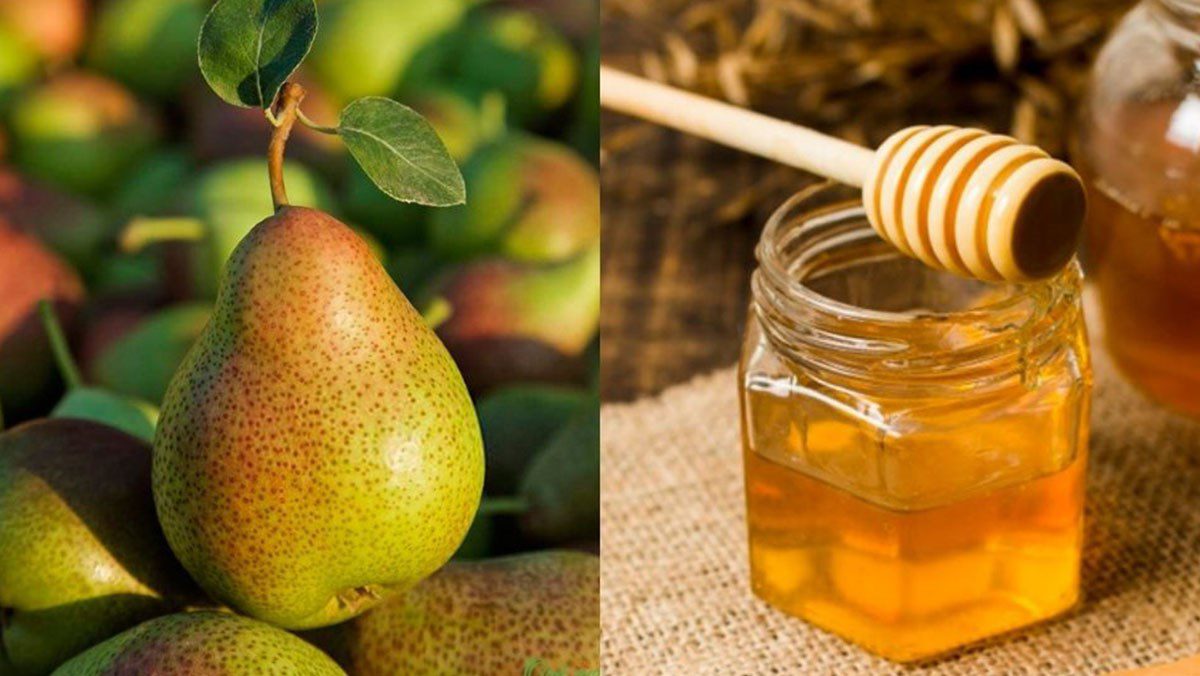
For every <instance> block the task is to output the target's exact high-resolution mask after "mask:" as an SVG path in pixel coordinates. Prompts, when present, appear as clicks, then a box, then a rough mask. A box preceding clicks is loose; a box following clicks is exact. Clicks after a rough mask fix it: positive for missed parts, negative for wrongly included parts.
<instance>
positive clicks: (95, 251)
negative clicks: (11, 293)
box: [0, 168, 110, 271]
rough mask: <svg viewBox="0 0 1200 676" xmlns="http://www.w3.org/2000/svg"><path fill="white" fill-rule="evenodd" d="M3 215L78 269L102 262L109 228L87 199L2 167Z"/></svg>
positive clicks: (0, 216)
mask: <svg viewBox="0 0 1200 676" xmlns="http://www.w3.org/2000/svg"><path fill="white" fill-rule="evenodd" d="M0 219H2V220H3V221H5V222H7V223H8V224H9V225H11V226H13V227H15V228H16V229H18V230H20V231H22V232H24V233H26V234H29V235H32V236H34V237H36V238H38V239H39V240H41V241H42V242H43V243H45V244H46V246H48V247H50V249H52V250H53V251H54V252H55V253H57V254H58V255H60V256H62V257H63V258H65V259H66V261H67V262H68V263H70V264H71V265H72V266H74V268H75V269H76V270H79V271H88V270H92V269H93V268H95V266H97V265H98V264H99V258H100V255H101V252H102V248H103V246H104V245H105V244H106V243H107V239H108V237H109V234H110V233H109V229H108V227H107V225H106V224H105V223H104V218H103V217H102V216H101V215H100V212H99V210H98V209H97V208H96V207H95V206H94V205H93V204H91V203H90V202H88V201H87V200H84V199H81V198H78V197H75V196H73V195H69V194H66V193H64V192H62V191H60V190H57V189H55V188H53V187H51V186H49V185H44V184H42V183H40V182H38V181H34V180H31V179H28V178H26V177H24V176H22V175H20V174H18V173H17V172H15V171H13V170H12V169H9V168H0Z"/></svg>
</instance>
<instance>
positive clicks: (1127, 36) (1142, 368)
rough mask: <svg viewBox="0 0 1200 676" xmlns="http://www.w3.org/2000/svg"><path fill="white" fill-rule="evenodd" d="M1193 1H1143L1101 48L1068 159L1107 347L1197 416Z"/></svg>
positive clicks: (1158, 392)
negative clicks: (1077, 180) (1078, 187)
mask: <svg viewBox="0 0 1200 676" xmlns="http://www.w3.org/2000/svg"><path fill="white" fill-rule="evenodd" d="M1198 81H1200V0H1144V1H1143V2H1142V3H1141V4H1140V5H1138V6H1137V7H1135V8H1134V9H1133V10H1132V11H1131V12H1130V13H1129V14H1128V15H1126V16H1125V18H1124V19H1123V20H1122V21H1121V23H1120V24H1119V25H1118V26H1117V28H1116V29H1115V31H1114V32H1113V34H1112V35H1111V36H1110V37H1109V40H1108V42H1107V43H1106V44H1105V45H1104V47H1103V48H1102V49H1101V51H1100V53H1099V56H1098V57H1097V59H1096V63H1095V65H1094V67H1093V70H1092V76H1091V82H1090V85H1089V88H1088V91H1087V94H1086V96H1085V99H1084V105H1083V106H1082V118H1081V124H1080V125H1079V131H1078V134H1077V136H1076V138H1075V139H1074V140H1075V143H1074V145H1073V149H1072V150H1073V152H1072V155H1073V159H1074V161H1075V164H1076V166H1077V168H1078V169H1079V171H1080V173H1081V174H1082V175H1083V177H1084V180H1085V183H1086V184H1087V187H1088V219H1087V235H1086V257H1085V265H1086V267H1087V270H1088V276H1089V278H1091V279H1093V280H1094V281H1095V283H1096V286H1097V287H1098V288H1099V291H1100V303H1101V307H1102V310H1103V314H1104V329H1105V330H1104V335H1105V340H1106V342H1107V344H1108V349H1109V351H1110V352H1111V353H1112V355H1113V357H1114V359H1115V360H1116V362H1117V365H1118V366H1119V367H1120V369H1121V371H1122V372H1123V373H1124V375H1125V376H1126V377H1127V378H1128V379H1129V380H1130V381H1131V382H1132V383H1133V384H1134V385H1136V386H1137V387H1138V388H1140V389H1141V390H1142V391H1143V392H1145V393H1147V394H1149V395H1150V396H1151V397H1153V398H1154V399H1156V400H1157V401H1159V402H1161V403H1163V404H1166V405H1168V406H1170V407H1172V408H1174V409H1176V410H1179V411H1182V412H1184V413H1188V414H1191V415H1200V85H1197V82H1198Z"/></svg>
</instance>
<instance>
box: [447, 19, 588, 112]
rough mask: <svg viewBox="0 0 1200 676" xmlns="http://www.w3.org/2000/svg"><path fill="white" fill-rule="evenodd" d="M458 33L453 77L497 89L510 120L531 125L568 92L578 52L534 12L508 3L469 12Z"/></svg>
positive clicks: (474, 87) (471, 86)
mask: <svg viewBox="0 0 1200 676" xmlns="http://www.w3.org/2000/svg"><path fill="white" fill-rule="evenodd" d="M463 33H464V37H463V39H462V42H463V47H462V53H461V55H460V57H459V63H458V69H457V73H456V77H455V82H457V83H458V84H459V86H461V87H464V88H465V89H467V90H468V91H474V92H477V93H478V94H484V93H486V92H490V91H498V92H500V93H501V94H503V95H504V100H505V101H506V102H507V104H508V116H509V118H510V119H512V121H513V122H515V123H517V124H519V125H521V126H524V127H530V126H536V125H537V124H538V123H540V122H542V121H543V120H544V119H545V118H546V117H547V116H548V115H549V114H550V113H553V112H555V111H557V110H559V109H560V108H562V107H563V106H564V105H566V104H567V102H569V101H570V100H571V97H572V96H574V94H575V91H576V88H577V87H578V84H579V58H578V57H577V56H576V55H575V52H574V50H572V49H571V45H570V44H569V43H568V42H567V41H566V40H565V39H563V37H562V36H561V35H559V34H558V32H557V31H556V30H555V29H554V28H553V27H552V26H551V25H550V24H548V23H547V22H545V21H543V20H542V19H540V18H539V17H538V16H537V15H535V14H531V13H529V12H523V11H519V10H508V9H505V10H496V11H491V12H484V13H480V14H478V15H476V16H475V17H473V19H472V20H471V21H469V22H468V24H467V26H466V28H465V29H464V31H463Z"/></svg>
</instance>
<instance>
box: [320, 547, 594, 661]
mask: <svg viewBox="0 0 1200 676" xmlns="http://www.w3.org/2000/svg"><path fill="white" fill-rule="evenodd" d="M304 636H305V638H307V639H308V640H310V641H312V642H313V643H314V644H316V645H317V646H318V647H321V648H323V649H324V650H325V651H326V652H327V653H328V654H329V655H330V656H331V657H333V658H334V659H335V660H337V661H338V663H339V664H341V665H342V666H343V667H345V669H346V671H348V672H350V673H352V674H355V676H393V675H394V674H455V675H456V676H475V675H478V676H492V675H493V674H521V673H531V672H528V671H525V668H526V666H527V664H528V663H529V662H530V660H533V659H535V660H537V663H536V664H535V665H534V666H535V670H534V671H533V672H532V673H535V674H549V673H562V674H577V673H595V674H599V673H600V672H599V669H600V559H599V557H596V556H594V555H591V554H584V553H580V552H569V551H545V552H538V553H535V554H522V555H517V556H510V557H506V558H502V559H491V560H488V561H471V562H451V563H449V564H447V565H446V567H445V568H442V569H441V570H439V571H438V572H437V573H435V574H434V575H433V577H430V578H429V579H428V580H425V581H424V582H422V583H421V584H419V585H417V587H416V588H414V589H413V590H412V591H410V592H408V593H407V594H403V595H399V596H396V597H394V598H391V599H388V600H387V601H385V602H384V603H383V605H381V606H379V607H378V608H375V609H373V610H371V611H369V612H367V613H366V614H364V615H362V616H361V617H357V618H355V619H354V620H352V621H351V622H347V623H345V624H340V625H337V626H336V627H328V628H326V629H321V630H318V631H314V632H308V633H306V634H305V635H304Z"/></svg>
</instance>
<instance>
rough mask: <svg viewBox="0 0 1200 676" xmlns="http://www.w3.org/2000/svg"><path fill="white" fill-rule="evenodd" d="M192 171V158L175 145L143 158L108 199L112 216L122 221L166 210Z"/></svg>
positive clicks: (122, 222)
mask: <svg viewBox="0 0 1200 676" xmlns="http://www.w3.org/2000/svg"><path fill="white" fill-rule="evenodd" d="M193 171H194V167H193V165H192V158H191V157H189V156H188V155H187V153H186V152H184V151H183V150H181V149H178V148H171V149H168V150H162V151H159V152H156V153H154V154H153V155H150V156H148V157H146V158H145V159H144V160H142V161H141V162H139V163H138V164H137V166H135V167H133V168H132V169H130V170H129V173H128V174H127V175H126V176H125V178H124V180H122V181H121V183H120V185H118V186H117V188H116V190H115V191H114V192H113V195H112V197H111V199H110V202H109V206H110V212H111V213H112V216H113V218H114V219H115V220H116V222H117V223H120V224H124V223H126V222H128V221H129V219H131V218H134V217H137V216H158V215H162V214H164V213H166V212H167V211H168V209H169V208H170V207H171V206H173V204H172V201H173V200H174V199H175V197H176V196H177V195H178V194H179V193H180V191H181V190H182V188H183V186H184V185H185V184H186V183H187V182H188V180H189V179H190V178H191V177H192V174H193Z"/></svg>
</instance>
